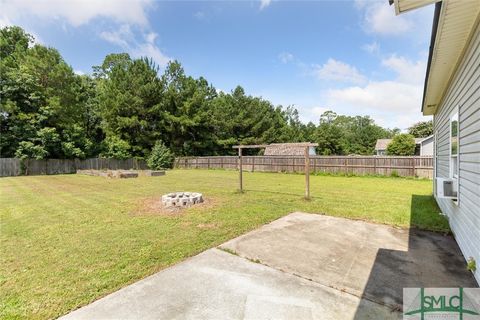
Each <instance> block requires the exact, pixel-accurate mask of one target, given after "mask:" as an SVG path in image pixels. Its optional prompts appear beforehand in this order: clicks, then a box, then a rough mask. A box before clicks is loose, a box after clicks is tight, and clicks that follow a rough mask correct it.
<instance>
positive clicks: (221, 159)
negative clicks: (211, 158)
mask: <svg viewBox="0 0 480 320" xmlns="http://www.w3.org/2000/svg"><path fill="white" fill-rule="evenodd" d="M220 167H221V168H222V169H223V156H222V157H221V158H220Z"/></svg>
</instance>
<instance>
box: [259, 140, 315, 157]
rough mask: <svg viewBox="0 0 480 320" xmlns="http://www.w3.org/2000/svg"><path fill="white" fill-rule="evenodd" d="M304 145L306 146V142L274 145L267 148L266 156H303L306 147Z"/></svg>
mask: <svg viewBox="0 0 480 320" xmlns="http://www.w3.org/2000/svg"><path fill="white" fill-rule="evenodd" d="M302 144H305V142H300V143H272V144H269V145H268V146H266V147H265V153H264V155H266V156H303V155H305V146H304V145H302ZM310 148H311V147H310ZM310 154H311V153H310Z"/></svg>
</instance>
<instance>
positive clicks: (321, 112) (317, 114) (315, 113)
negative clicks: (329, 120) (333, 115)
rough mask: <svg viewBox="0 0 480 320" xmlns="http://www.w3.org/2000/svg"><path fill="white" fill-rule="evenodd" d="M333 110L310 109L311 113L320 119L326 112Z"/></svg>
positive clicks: (324, 108)
mask: <svg viewBox="0 0 480 320" xmlns="http://www.w3.org/2000/svg"><path fill="white" fill-rule="evenodd" d="M328 110H331V108H327V107H313V108H311V109H310V112H311V113H312V114H313V115H314V116H315V117H316V118H317V119H318V118H320V116H321V115H322V114H323V113H324V112H325V111H328Z"/></svg>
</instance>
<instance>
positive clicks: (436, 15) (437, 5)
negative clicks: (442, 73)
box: [421, 1, 442, 113]
mask: <svg viewBox="0 0 480 320" xmlns="http://www.w3.org/2000/svg"><path fill="white" fill-rule="evenodd" d="M441 10H442V2H441V1H440V2H437V3H435V12H434V14H433V24H432V36H431V38H430V48H429V50H428V62H427V73H426V75H425V83H424V86H423V99H422V110H421V111H422V113H423V109H424V107H425V98H426V94H427V85H428V77H429V75H430V66H431V64H432V56H433V49H434V48H435V40H436V38H437V29H438V20H439V19H440V11H441Z"/></svg>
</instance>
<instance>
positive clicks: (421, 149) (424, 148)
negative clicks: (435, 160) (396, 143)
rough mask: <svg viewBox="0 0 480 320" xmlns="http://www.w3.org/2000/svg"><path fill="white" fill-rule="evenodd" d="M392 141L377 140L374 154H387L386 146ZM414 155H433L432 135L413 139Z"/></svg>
mask: <svg viewBox="0 0 480 320" xmlns="http://www.w3.org/2000/svg"><path fill="white" fill-rule="evenodd" d="M390 142H392V139H378V140H377V143H376V144H375V154H376V155H377V156H384V155H386V154H387V146H388V144H389V143H390ZM415 155H416V156H431V155H433V135H431V136H429V137H426V138H415Z"/></svg>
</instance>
